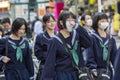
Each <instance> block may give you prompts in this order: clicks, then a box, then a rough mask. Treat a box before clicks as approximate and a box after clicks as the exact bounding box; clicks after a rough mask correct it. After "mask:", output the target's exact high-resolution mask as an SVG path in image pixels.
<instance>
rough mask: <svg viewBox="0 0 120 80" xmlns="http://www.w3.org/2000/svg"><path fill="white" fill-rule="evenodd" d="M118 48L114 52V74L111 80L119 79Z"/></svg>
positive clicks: (119, 54) (119, 55) (119, 56)
mask: <svg viewBox="0 0 120 80" xmlns="http://www.w3.org/2000/svg"><path fill="white" fill-rule="evenodd" d="M119 61H120V48H119V49H118V51H117V54H116V59H115V63H114V68H115V75H114V77H113V80H119V79H120V62H119Z"/></svg>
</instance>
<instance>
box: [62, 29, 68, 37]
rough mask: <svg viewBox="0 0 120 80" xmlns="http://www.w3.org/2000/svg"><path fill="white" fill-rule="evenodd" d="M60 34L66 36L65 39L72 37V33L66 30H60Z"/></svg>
mask: <svg viewBox="0 0 120 80" xmlns="http://www.w3.org/2000/svg"><path fill="white" fill-rule="evenodd" d="M60 33H61V34H62V35H63V36H64V38H67V37H69V36H70V32H69V31H67V30H66V29H63V30H60Z"/></svg>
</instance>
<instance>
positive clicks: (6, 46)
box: [5, 37, 8, 56]
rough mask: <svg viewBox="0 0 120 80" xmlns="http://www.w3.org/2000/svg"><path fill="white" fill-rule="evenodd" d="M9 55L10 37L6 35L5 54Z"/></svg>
mask: <svg viewBox="0 0 120 80" xmlns="http://www.w3.org/2000/svg"><path fill="white" fill-rule="evenodd" d="M7 55H8V37H6V42H5V56H7Z"/></svg>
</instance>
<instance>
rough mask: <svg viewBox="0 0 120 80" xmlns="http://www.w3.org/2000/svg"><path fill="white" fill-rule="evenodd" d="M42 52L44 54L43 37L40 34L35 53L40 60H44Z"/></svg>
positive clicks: (37, 38)
mask: <svg viewBox="0 0 120 80" xmlns="http://www.w3.org/2000/svg"><path fill="white" fill-rule="evenodd" d="M41 52H42V45H41V35H40V34H39V35H37V37H36V41H35V46H34V53H35V56H36V57H37V59H38V60H40V59H42V57H43V54H41Z"/></svg>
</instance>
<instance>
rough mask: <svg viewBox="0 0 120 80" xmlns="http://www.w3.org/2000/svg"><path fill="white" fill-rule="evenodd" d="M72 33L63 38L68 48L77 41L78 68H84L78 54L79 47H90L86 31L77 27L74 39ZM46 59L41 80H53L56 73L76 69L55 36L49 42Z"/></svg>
mask: <svg viewBox="0 0 120 80" xmlns="http://www.w3.org/2000/svg"><path fill="white" fill-rule="evenodd" d="M73 33H74V32H72V33H71V36H70V37H68V38H65V41H66V43H67V44H69V46H70V48H73V45H74V43H75V41H76V40H78V41H79V44H78V47H77V54H78V56H79V66H84V62H83V56H82V55H81V53H80V47H81V46H83V47H85V48H87V47H90V44H91V39H90V37H89V35H88V34H87V32H86V30H85V29H84V28H82V27H80V26H79V27H77V29H76V36H75V37H74V34H73ZM49 43H50V45H49V49H48V57H47V60H46V63H45V67H44V70H43V74H42V80H54V78H55V75H56V72H74V71H76V69H75V68H74V67H73V64H72V60H71V57H70V56H69V54H68V53H67V52H66V49H65V47H64V45H63V43H62V41H61V40H60V38H59V37H57V36H55V37H53V38H51V39H50V41H49Z"/></svg>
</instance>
